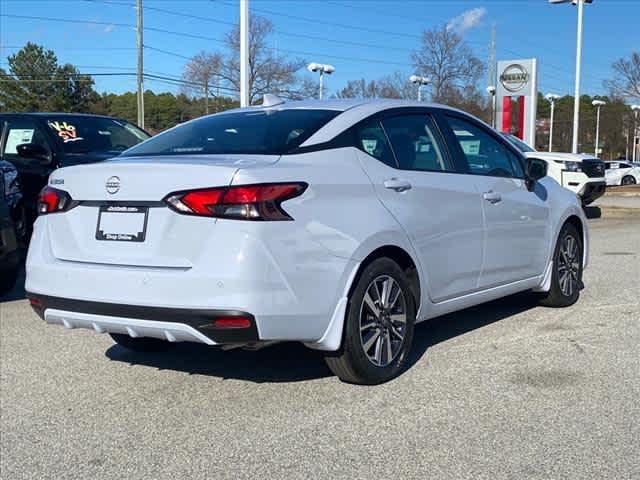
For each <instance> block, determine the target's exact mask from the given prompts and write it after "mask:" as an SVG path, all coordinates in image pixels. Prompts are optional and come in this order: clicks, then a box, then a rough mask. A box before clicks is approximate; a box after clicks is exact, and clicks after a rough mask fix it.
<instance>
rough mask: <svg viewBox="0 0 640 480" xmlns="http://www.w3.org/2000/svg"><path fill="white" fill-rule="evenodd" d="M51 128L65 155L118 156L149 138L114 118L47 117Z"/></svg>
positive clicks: (130, 125) (136, 128) (142, 132)
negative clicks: (112, 154) (109, 154)
mask: <svg viewBox="0 0 640 480" xmlns="http://www.w3.org/2000/svg"><path fill="white" fill-rule="evenodd" d="M47 126H48V127H49V128H50V129H51V131H52V132H53V134H54V136H55V137H56V138H57V140H58V142H60V144H61V145H62V149H63V150H64V151H65V152H66V153H96V152H105V153H116V154H117V153H121V152H124V151H125V150H126V149H128V148H131V147H133V146H134V145H137V144H138V143H140V142H142V141H144V140H146V139H147V138H149V135H148V134H147V133H145V132H144V131H143V130H140V129H139V128H138V127H136V126H135V125H132V124H130V123H128V122H125V121H122V120H116V119H115V118H104V117H80V116H78V117H65V116H60V117H49V118H47Z"/></svg>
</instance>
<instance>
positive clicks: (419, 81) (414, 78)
mask: <svg viewBox="0 0 640 480" xmlns="http://www.w3.org/2000/svg"><path fill="white" fill-rule="evenodd" d="M409 81H410V82H411V83H413V84H414V85H418V101H419V102H421V101H422V87H424V86H425V85H429V84H430V83H431V79H430V78H427V77H421V76H420V75H411V76H410V77H409Z"/></svg>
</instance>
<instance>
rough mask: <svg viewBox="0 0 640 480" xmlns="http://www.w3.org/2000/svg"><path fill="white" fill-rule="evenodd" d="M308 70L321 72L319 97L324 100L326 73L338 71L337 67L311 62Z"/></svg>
mask: <svg viewBox="0 0 640 480" xmlns="http://www.w3.org/2000/svg"><path fill="white" fill-rule="evenodd" d="M307 70H309V71H310V72H320V88H319V93H318V98H319V99H320V100H322V96H323V94H324V74H325V73H326V74H327V75H331V74H332V73H333V72H335V71H336V68H335V67H334V66H333V65H325V64H324V63H315V62H314V63H310V64H309V65H307Z"/></svg>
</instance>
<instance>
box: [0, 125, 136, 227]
mask: <svg viewBox="0 0 640 480" xmlns="http://www.w3.org/2000/svg"><path fill="white" fill-rule="evenodd" d="M0 127H1V128H2V135H1V136H0V160H8V161H10V162H11V163H13V164H14V165H15V166H16V168H17V169H18V173H19V176H20V182H21V184H22V191H23V194H24V197H25V205H26V210H27V216H28V218H29V223H30V222H31V221H33V220H34V219H35V217H36V203H37V197H38V193H39V192H40V190H41V189H42V188H43V187H44V186H45V185H46V183H47V179H48V177H49V174H50V173H51V172H52V171H53V170H55V169H56V168H60V167H67V166H71V165H78V164H82V163H91V162H99V161H102V160H106V159H108V158H111V157H115V156H117V155H119V154H120V153H121V152H123V151H124V150H126V149H128V148H129V147H132V146H134V145H136V144H138V143H140V142H142V141H143V140H146V139H147V138H149V134H147V133H146V132H145V131H143V130H141V129H140V128H138V127H136V126H135V125H133V124H131V123H129V122H127V121H126V120H121V119H117V118H112V117H106V116H101V115H85V114H70V113H8V114H0Z"/></svg>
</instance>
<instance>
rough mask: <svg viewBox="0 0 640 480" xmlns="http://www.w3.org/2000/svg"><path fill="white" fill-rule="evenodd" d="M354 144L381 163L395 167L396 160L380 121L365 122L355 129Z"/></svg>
mask: <svg viewBox="0 0 640 480" xmlns="http://www.w3.org/2000/svg"><path fill="white" fill-rule="evenodd" d="M356 142H357V143H356V146H357V147H358V148H359V149H360V150H362V151H363V152H366V153H368V154H369V155H371V156H372V157H374V158H377V159H378V160H380V161H381V162H382V163H385V164H387V165H389V166H390V167H394V168H396V167H397V165H396V161H395V158H394V157H393V152H392V151H391V147H390V146H389V141H388V140H387V136H386V135H385V133H384V130H383V129H382V126H381V125H380V122H378V121H377V120H376V121H372V122H369V123H365V124H364V125H362V126H361V127H360V128H358V129H357V130H356Z"/></svg>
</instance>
